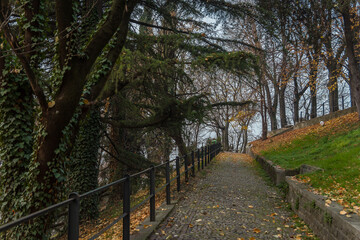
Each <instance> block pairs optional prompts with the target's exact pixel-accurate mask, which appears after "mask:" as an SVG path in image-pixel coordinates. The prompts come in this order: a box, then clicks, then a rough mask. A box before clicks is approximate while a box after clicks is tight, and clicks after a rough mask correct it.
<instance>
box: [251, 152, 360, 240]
mask: <svg viewBox="0 0 360 240" xmlns="http://www.w3.org/2000/svg"><path fill="white" fill-rule="evenodd" d="M247 153H248V154H249V155H250V156H252V157H253V158H254V159H255V160H256V161H257V162H258V163H259V164H260V165H261V167H262V168H263V169H264V170H265V171H266V173H267V174H268V175H269V176H270V178H271V180H272V181H273V183H275V184H276V185H280V184H283V183H284V182H286V183H287V184H288V186H289V188H288V192H287V194H286V198H287V201H288V202H289V203H290V205H291V208H292V209H293V211H294V212H295V213H296V214H297V215H298V216H299V217H300V218H301V219H303V220H304V222H305V223H306V224H307V225H309V226H310V228H311V229H312V230H313V231H314V233H315V234H316V235H317V236H318V237H319V238H320V239H322V240H360V217H359V216H358V215H356V214H351V215H350V218H348V217H346V216H344V215H340V211H341V210H343V207H342V206H340V205H339V204H337V203H334V202H332V203H331V204H330V205H329V206H325V200H326V198H325V197H324V196H321V195H316V194H314V193H312V192H310V191H309V190H307V188H308V186H307V185H305V184H303V183H300V182H298V181H295V180H292V179H291V176H294V175H297V174H299V173H301V174H303V173H309V172H314V171H324V170H323V169H321V168H318V167H314V166H310V165H305V164H304V165H301V167H299V168H297V169H283V168H281V167H279V166H276V165H275V164H274V163H273V162H271V161H269V160H266V159H265V158H264V157H262V156H259V155H257V154H254V153H253V152H252V150H251V148H250V147H248V148H247Z"/></svg>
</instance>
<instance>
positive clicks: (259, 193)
mask: <svg viewBox="0 0 360 240" xmlns="http://www.w3.org/2000/svg"><path fill="white" fill-rule="evenodd" d="M224 156H225V157H224ZM244 159H246V157H245V155H242V154H223V157H221V155H220V157H219V159H218V160H215V161H212V162H211V166H210V167H209V168H208V169H209V170H208V173H207V174H206V176H204V174H201V173H197V175H198V176H200V177H198V178H197V180H196V183H194V185H193V186H192V188H193V189H192V190H191V191H189V192H187V193H186V195H185V197H184V199H182V200H180V201H179V202H178V204H177V206H176V207H175V209H174V210H173V212H172V213H171V214H170V216H169V217H168V218H167V219H166V220H165V221H164V222H163V223H162V224H161V225H160V226H159V228H158V229H157V230H156V232H155V233H154V234H153V235H152V236H151V237H150V239H153V240H154V239H186V240H196V239H205V240H207V239H221V240H223V239H234V240H240V239H241V240H242V239H305V238H303V237H302V235H305V234H306V233H305V232H301V231H299V230H298V229H297V228H296V227H295V223H294V222H293V221H294V220H293V218H291V215H292V213H291V212H290V211H289V210H287V208H286V206H285V204H284V203H283V201H282V198H281V197H280V194H279V192H278V189H276V188H275V187H271V186H269V185H267V184H266V183H265V182H264V180H263V179H262V178H261V177H260V176H258V174H257V172H256V171H255V169H254V167H253V166H252V165H251V164H249V162H247V161H245V160H244ZM201 175H203V176H201ZM306 239H311V238H306Z"/></svg>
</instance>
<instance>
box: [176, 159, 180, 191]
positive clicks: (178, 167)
mask: <svg viewBox="0 0 360 240" xmlns="http://www.w3.org/2000/svg"><path fill="white" fill-rule="evenodd" d="M176 188H177V191H178V192H180V159H179V157H176Z"/></svg>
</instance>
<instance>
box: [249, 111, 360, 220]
mask: <svg viewBox="0 0 360 240" xmlns="http://www.w3.org/2000/svg"><path fill="white" fill-rule="evenodd" d="M252 145H253V151H254V152H255V153H257V154H260V155H262V156H264V157H265V158H267V159H269V160H271V161H273V162H274V163H275V164H277V165H279V166H281V167H283V168H296V167H298V166H300V165H301V164H309V165H313V166H317V167H320V168H323V169H324V172H316V173H312V174H306V175H298V176H297V177H296V179H297V180H298V181H301V182H304V183H307V184H308V185H309V186H310V187H311V190H312V191H313V192H315V193H319V194H322V195H325V196H327V197H328V203H329V202H331V201H336V202H338V203H339V204H341V205H343V206H344V210H345V212H344V214H346V213H350V212H355V213H357V214H360V211H359V206H360V122H359V121H358V117H357V113H351V114H348V115H345V116H343V117H339V118H336V119H333V120H330V121H327V122H325V124H324V125H323V126H321V125H320V124H317V125H313V126H310V127H306V128H302V129H297V130H293V131H290V132H286V133H284V134H282V135H279V136H275V137H273V138H269V139H267V140H265V141H262V140H257V141H254V142H252Z"/></svg>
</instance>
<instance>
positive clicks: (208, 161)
mask: <svg viewBox="0 0 360 240" xmlns="http://www.w3.org/2000/svg"><path fill="white" fill-rule="evenodd" d="M209 163H210V146H208V164H209Z"/></svg>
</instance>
